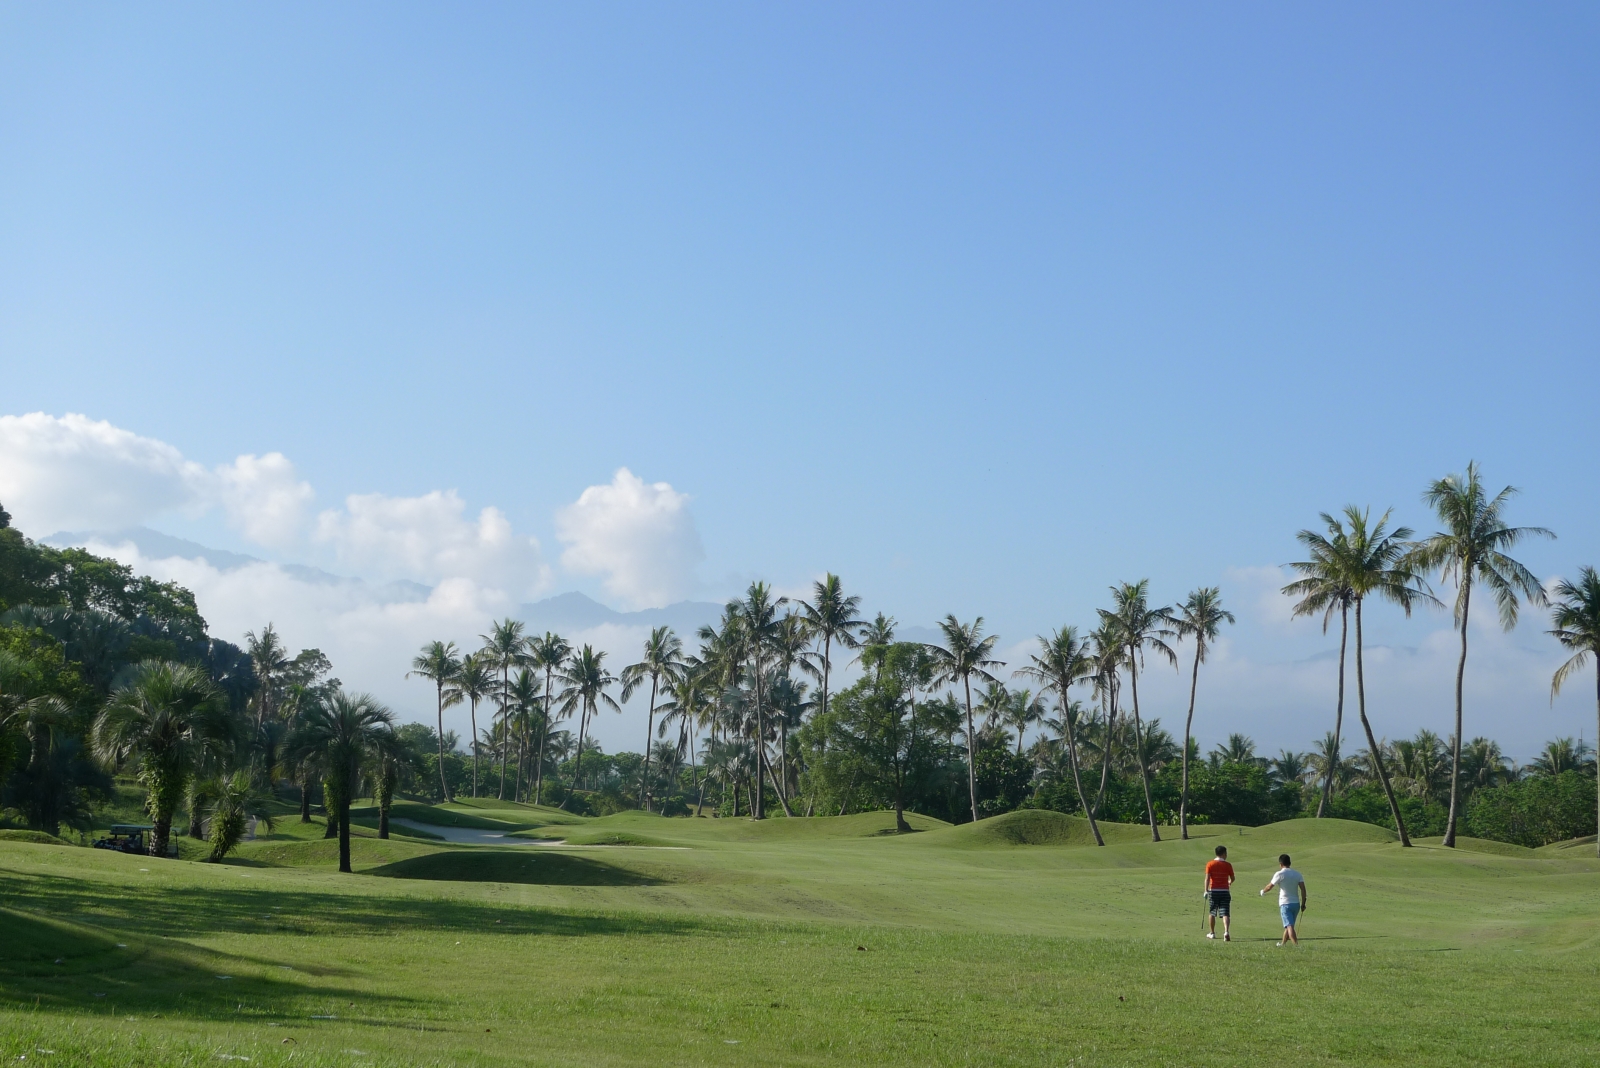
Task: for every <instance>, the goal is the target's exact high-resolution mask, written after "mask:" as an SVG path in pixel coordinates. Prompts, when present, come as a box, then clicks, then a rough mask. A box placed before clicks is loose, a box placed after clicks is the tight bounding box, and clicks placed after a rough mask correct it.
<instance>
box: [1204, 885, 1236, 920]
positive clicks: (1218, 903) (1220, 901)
mask: <svg viewBox="0 0 1600 1068" xmlns="http://www.w3.org/2000/svg"><path fill="white" fill-rule="evenodd" d="M1206 897H1207V899H1209V900H1210V902H1211V915H1213V916H1228V915H1231V914H1230V913H1229V911H1228V910H1229V908H1230V907H1231V906H1232V905H1233V893H1232V892H1231V891H1228V890H1207V891H1206Z"/></svg>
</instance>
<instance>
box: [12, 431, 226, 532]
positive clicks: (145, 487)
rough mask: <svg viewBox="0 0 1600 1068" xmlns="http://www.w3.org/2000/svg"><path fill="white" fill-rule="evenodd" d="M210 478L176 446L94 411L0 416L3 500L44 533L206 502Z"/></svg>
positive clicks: (125, 521)
mask: <svg viewBox="0 0 1600 1068" xmlns="http://www.w3.org/2000/svg"><path fill="white" fill-rule="evenodd" d="M210 479H211V476H210V474H209V472H207V471H206V469H205V468H204V467H202V466H201V465H199V464H197V463H194V462H192V461H189V460H185V459H184V458H183V454H182V453H180V452H179V451H178V450H177V449H175V448H173V447H172V446H171V445H168V444H166V443H165V442H162V441H156V440H155V439H153V438H145V437H140V436H139V435H137V434H134V433H132V432H131V431H127V430H123V429H121V428H120V427H115V426H112V425H111V424H110V423H108V422H105V421H103V420H102V421H100V422H96V421H94V420H92V419H89V418H88V417H87V416H82V415H74V414H70V413H69V414H67V415H65V416H62V417H61V418H59V419H58V418H56V417H54V416H51V415H46V414H45V413H43V412H33V413H30V414H28V415H7V416H0V501H3V502H5V505H6V508H7V509H8V510H9V511H10V512H11V513H12V515H13V516H14V517H15V522H16V524H17V526H18V527H20V528H22V529H24V530H28V531H31V532H34V533H37V534H49V533H53V532H54V531H57V530H70V529H75V528H76V529H81V528H83V527H121V526H129V525H131V524H134V523H140V522H143V521H145V520H146V519H148V518H150V517H151V516H153V515H158V514H160V513H162V512H171V511H175V510H179V509H183V510H189V511H194V510H197V509H201V508H203V507H204V502H205V498H206V493H207V488H208V486H207V483H208V482H209V481H210Z"/></svg>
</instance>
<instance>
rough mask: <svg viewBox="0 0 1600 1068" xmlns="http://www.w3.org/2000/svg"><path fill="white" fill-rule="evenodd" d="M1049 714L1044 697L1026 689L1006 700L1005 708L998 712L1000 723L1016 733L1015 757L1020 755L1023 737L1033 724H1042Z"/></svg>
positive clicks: (1011, 694)
mask: <svg viewBox="0 0 1600 1068" xmlns="http://www.w3.org/2000/svg"><path fill="white" fill-rule="evenodd" d="M1048 714H1049V710H1048V709H1046V708H1045V704H1044V697H1043V696H1042V695H1041V694H1036V693H1032V692H1031V691H1029V690H1027V689H1022V690H1014V691H1012V692H1011V693H1010V695H1009V696H1008V698H1007V700H1006V704H1005V708H1003V709H1002V710H1001V712H1000V721H1001V722H1002V723H1004V724H1005V725H1006V726H1007V727H1011V728H1014V729H1015V730H1016V732H1017V756H1021V755H1022V740H1023V735H1024V734H1026V733H1027V731H1028V728H1029V727H1031V726H1033V725H1034V724H1035V723H1042V722H1044V718H1045V716H1046V715H1048Z"/></svg>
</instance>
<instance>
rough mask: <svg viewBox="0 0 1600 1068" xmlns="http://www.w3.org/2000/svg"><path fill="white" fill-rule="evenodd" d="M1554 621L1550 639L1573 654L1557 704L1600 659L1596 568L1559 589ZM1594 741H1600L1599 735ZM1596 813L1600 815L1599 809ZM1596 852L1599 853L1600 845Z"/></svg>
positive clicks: (1599, 689) (1599, 684)
mask: <svg viewBox="0 0 1600 1068" xmlns="http://www.w3.org/2000/svg"><path fill="white" fill-rule="evenodd" d="M1551 622H1552V623H1553V625H1554V629H1553V630H1551V631H1550V635H1551V637H1553V638H1555V640H1556V641H1558V642H1560V643H1561V645H1562V648H1564V649H1567V650H1569V651H1571V653H1572V655H1571V656H1570V657H1568V658H1567V661H1566V663H1564V664H1562V665H1561V666H1560V667H1559V668H1557V669H1556V673H1555V676H1554V677H1553V678H1552V679H1551V680H1550V699H1551V700H1552V701H1554V700H1555V698H1556V695H1557V694H1559V693H1560V692H1561V686H1562V684H1563V683H1565V682H1566V681H1567V680H1568V679H1570V678H1571V677H1572V676H1573V675H1575V674H1577V673H1578V672H1579V671H1581V670H1582V669H1583V667H1584V665H1586V664H1587V663H1588V662H1589V659H1590V658H1591V657H1596V656H1600V574H1596V573H1595V569H1594V568H1592V567H1585V568H1584V569H1583V570H1581V571H1580V572H1579V573H1578V581H1577V582H1569V581H1567V580H1566V579H1563V580H1562V581H1561V582H1560V583H1559V584H1558V585H1557V586H1556V603H1555V611H1554V612H1553V614H1552V617H1551ZM1595 713H1596V717H1597V718H1600V669H1597V670H1596V673H1595ZM1595 738H1596V739H1597V740H1600V734H1596V735H1595ZM1596 813H1597V815H1600V807H1597V809H1596ZM1595 850H1596V853H1597V854H1600V842H1597V843H1596V845H1595Z"/></svg>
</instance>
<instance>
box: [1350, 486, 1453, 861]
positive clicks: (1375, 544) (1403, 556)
mask: <svg viewBox="0 0 1600 1068" xmlns="http://www.w3.org/2000/svg"><path fill="white" fill-rule="evenodd" d="M1322 520H1323V522H1324V523H1325V524H1326V525H1327V526H1328V527H1329V529H1332V528H1333V527H1334V526H1335V524H1336V523H1337V522H1338V521H1337V520H1335V519H1334V518H1333V517H1332V516H1330V515H1328V514H1327V513H1323V516H1322ZM1344 521H1345V522H1346V523H1347V524H1348V526H1347V527H1346V528H1345V537H1344V544H1343V552H1342V556H1343V559H1344V562H1345V567H1344V577H1345V581H1347V582H1348V583H1349V584H1350V599H1351V603H1352V604H1353V605H1354V607H1355V617H1356V708H1357V710H1358V711H1359V712H1360V715H1361V729H1362V730H1363V731H1365V732H1366V735H1367V751H1368V752H1369V753H1370V754H1371V756H1372V763H1373V770H1375V771H1376V772H1377V773H1378V781H1379V782H1380V783H1382V784H1383V794H1384V797H1386V798H1388V801H1389V812H1390V813H1391V814H1392V815H1393V816H1394V825H1395V829H1396V830H1397V831H1398V832H1399V834H1400V844H1401V845H1402V846H1405V847H1407V848H1409V847H1410V845H1411V836H1410V835H1409V834H1407V833H1406V821H1405V817H1404V816H1402V815H1401V814H1400V803H1399V802H1398V801H1396V800H1395V796H1394V785H1393V784H1392V783H1391V782H1390V781H1389V771H1388V769H1387V768H1386V767H1384V763H1383V750H1382V749H1381V748H1380V747H1379V745H1378V739H1377V738H1376V737H1375V736H1374V735H1373V733H1372V723H1371V721H1369V720H1368V719H1367V682H1366V674H1365V671H1364V669H1363V668H1364V665H1363V662H1362V636H1361V609H1362V606H1363V605H1364V604H1365V603H1366V600H1367V598H1368V597H1378V598H1381V599H1382V600H1386V601H1391V602H1393V603H1394V604H1396V605H1399V606H1400V608H1401V609H1402V610H1404V612H1405V614H1406V615H1407V616H1409V615H1411V609H1412V607H1413V606H1415V605H1416V603H1417V602H1418V601H1423V602H1433V603H1437V601H1436V600H1435V598H1434V596H1433V595H1432V594H1431V593H1429V592H1428V591H1427V590H1425V589H1423V588H1421V586H1420V583H1419V580H1418V578H1417V573H1416V571H1415V570H1414V567H1413V564H1412V561H1411V554H1410V547H1409V546H1408V545H1407V540H1408V539H1409V538H1410V537H1411V535H1412V533H1413V531H1412V530H1411V528H1410V527H1395V528H1394V529H1393V530H1390V529H1388V525H1389V513H1388V512H1384V513H1383V515H1381V516H1379V517H1378V520H1377V522H1372V521H1371V514H1370V511H1369V510H1368V509H1365V508H1358V507H1356V506H1355V505H1353V504H1351V505H1346V506H1345V510H1344Z"/></svg>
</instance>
